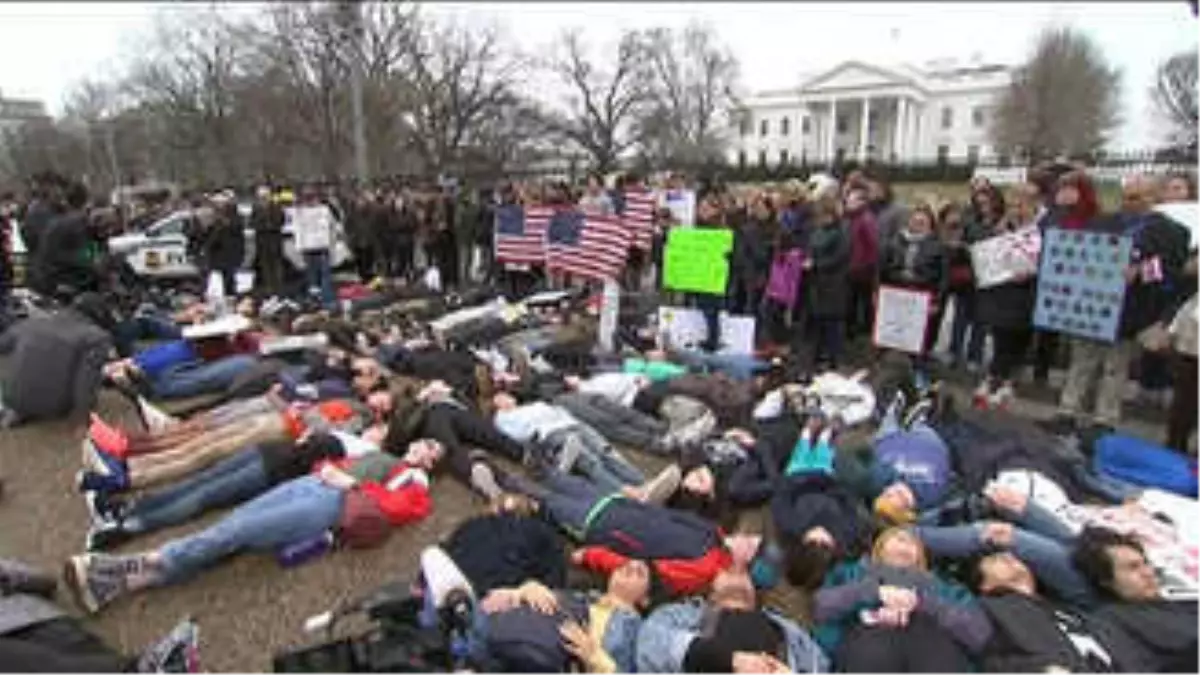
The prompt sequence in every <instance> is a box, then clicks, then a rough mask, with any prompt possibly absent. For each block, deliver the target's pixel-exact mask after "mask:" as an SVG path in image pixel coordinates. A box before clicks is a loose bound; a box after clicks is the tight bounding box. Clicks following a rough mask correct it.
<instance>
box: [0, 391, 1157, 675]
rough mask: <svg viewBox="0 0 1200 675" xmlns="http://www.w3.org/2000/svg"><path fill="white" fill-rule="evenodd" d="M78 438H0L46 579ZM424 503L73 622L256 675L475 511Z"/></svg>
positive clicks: (124, 408) (465, 496)
mask: <svg viewBox="0 0 1200 675" xmlns="http://www.w3.org/2000/svg"><path fill="white" fill-rule="evenodd" d="M952 391H956V392H957V393H958V399H959V401H960V402H964V401H965V393H964V392H965V389H964V388H963V387H962V386H955V387H953V388H952ZM1048 399H1049V396H1048V393H1042V394H1040V395H1037V394H1036V393H1035V395H1033V396H1031V397H1030V400H1029V401H1027V402H1023V403H1022V405H1021V407H1020V408H1019V412H1021V413H1022V414H1027V415H1030V416H1035V417H1044V416H1048V415H1050V414H1051V413H1052V412H1053V408H1052V407H1050V406H1048V405H1046V403H1045V402H1044V401H1046V400H1048ZM1039 400H1041V401H1043V402H1041V403H1039V402H1038V401H1039ZM99 412H100V413H101V414H102V415H104V416H105V417H106V418H110V419H114V420H118V421H122V422H127V423H130V424H132V423H134V421H135V418H134V416H133V412H132V409H131V408H130V407H129V405H128V404H127V403H126V402H125V401H124V400H122V399H120V398H119V397H117V396H115V395H113V394H111V393H109V392H102V395H101V399H100V403H99ZM1130 427H1131V429H1132V430H1133V431H1135V432H1136V433H1139V434H1144V435H1147V437H1152V438H1155V437H1161V433H1162V431H1161V426H1160V425H1158V424H1156V423H1155V421H1154V420H1151V422H1150V423H1146V422H1144V421H1134V422H1132V423H1131V424H1130ZM83 433H84V431H83V426H82V424H81V423H78V422H77V423H75V424H70V423H66V422H63V423H53V424H40V425H36V426H33V427H28V428H22V429H17V430H14V431H6V432H2V433H0V477H2V478H3V480H4V481H5V484H6V485H5V494H4V497H3V501H0V555H2V556H7V557H14V558H18V559H21V560H23V561H26V562H28V563H31V564H36V565H39V566H41V567H43V568H45V569H47V570H53V571H56V572H57V571H59V570H60V569H61V565H62V563H63V561H64V560H65V559H66V558H67V557H68V556H69V555H71V554H73V553H77V552H80V551H81V550H82V548H83V540H84V532H85V531H86V527H87V519H88V518H87V511H86V509H85V507H84V504H83V500H82V499H81V498H80V497H79V495H78V494H77V493H76V492H75V491H74V488H73V476H74V474H75V472H76V470H77V469H78V468H79V465H80V451H79V447H80V442H81V440H82V437H83ZM630 455H631V458H633V459H634V460H635V461H637V462H638V463H639V464H642V465H643V468H645V469H647V471H648V472H649V471H652V470H656V469H657V468H658V467H659V466H661V463H660V462H659V460H654V459H650V458H646V457H644V456H642V455H640V454H638V453H630ZM434 494H435V502H436V506H435V509H434V513H433V515H432V516H431V517H430V518H429V519H428V520H426V521H425V522H424V523H422V524H420V525H419V526H415V527H411V528H406V529H403V530H400V531H397V532H395V533H394V534H393V536H392V537H391V539H390V540H389V541H388V542H387V544H386V545H385V546H384V547H382V548H380V549H378V550H372V551H341V552H338V553H337V554H335V555H329V556H325V557H323V558H320V559H318V560H316V561H314V562H311V563H309V564H306V565H303V566H301V567H299V568H295V569H290V570H282V569H280V568H279V567H278V565H277V564H276V562H275V561H274V559H273V558H272V557H270V556H258V555H244V556H239V557H237V558H236V559H234V560H230V561H228V562H227V563H226V564H223V565H220V566H218V567H217V568H215V569H212V570H210V571H207V572H205V573H203V574H201V575H200V576H199V577H198V578H196V579H194V580H193V581H191V582H188V583H185V584H183V585H180V586H176V587H170V588H165V589H156V590H152V591H149V592H146V593H142V594H138V595H136V596H134V597H131V598H126V599H121V600H119V601H117V602H116V603H115V604H114V605H112V606H110V607H108V608H107V609H105V610H104V611H103V612H102V613H100V614H99V615H98V616H96V617H89V618H86V619H85V620H84V623H85V625H86V626H87V627H89V628H90V629H92V630H93V631H95V632H96V633H97V634H99V635H101V636H102V637H104V638H105V639H106V640H107V641H108V642H109V643H110V644H112V645H114V646H117V647H119V648H121V649H122V650H124V651H126V652H130V653H132V652H136V651H137V650H138V649H140V648H141V647H142V646H143V645H145V644H147V643H149V642H150V641H152V640H153V639H154V638H156V637H157V636H159V635H161V634H162V633H164V632H165V631H166V630H167V629H169V628H170V627H171V626H172V625H173V624H174V623H175V622H176V621H177V620H178V619H179V618H181V617H183V616H185V615H191V616H193V617H194V618H195V619H196V620H197V621H198V622H199V624H200V630H201V659H202V664H203V667H204V668H205V669H206V670H210V671H243V672H246V671H265V670H267V669H269V668H270V662H271V661H270V660H271V656H272V654H273V653H275V652H276V651H278V650H280V649H282V648H286V647H296V646H300V645H303V644H305V643H306V640H305V636H304V634H303V633H302V630H301V627H302V625H303V622H304V620H305V619H306V618H307V617H308V616H310V615H313V614H316V613H319V612H322V611H324V610H326V609H328V608H329V607H331V606H332V605H334V604H336V603H338V602H340V601H343V600H346V599H348V598H351V597H355V596H357V595H359V594H360V593H362V592H363V591H365V590H369V589H371V588H373V587H374V586H376V585H378V584H381V583H384V582H387V581H393V580H397V579H411V578H412V577H413V575H414V572H415V570H416V560H417V556H418V554H419V552H420V550H421V548H422V547H423V546H427V545H429V544H433V543H435V542H436V541H437V540H438V538H439V536H441V535H443V534H445V533H448V532H449V531H450V530H451V529H452V528H453V527H454V525H455V524H456V523H457V522H459V521H460V520H462V519H464V518H466V517H468V516H470V515H473V514H474V513H476V512H478V511H479V509H480V507H481V502H480V501H478V500H477V499H476V498H474V497H473V496H472V495H471V494H470V493H469V492H468V491H467V490H466V489H465V488H463V487H461V486H459V485H458V484H457V483H455V482H453V481H451V480H441V481H439V482H438V483H437V484H436V486H435V489H434ZM213 517H215V516H213ZM205 522H207V521H205ZM764 524H765V523H764V514H762V513H757V512H755V513H749V514H747V517H746V519H745V522H744V526H745V527H747V528H749V529H753V530H761V529H762V528H763V526H764ZM198 525H200V523H192V524H188V525H185V526H183V527H180V528H177V529H176V530H174V531H168V532H162V533H159V534H158V535H157V536H154V537H147V538H145V539H143V540H139V541H135V542H132V543H131V544H129V545H127V546H126V547H124V549H122V550H124V551H131V550H138V549H140V548H142V547H146V546H150V545H154V544H156V543H158V542H161V541H163V540H165V539H167V538H169V537H170V536H172V535H173V534H179V533H182V532H187V531H191V530H194V529H195V528H196V527H197V526H198ZM60 598H61V599H62V600H63V603H64V605H66V606H68V607H70V608H71V611H72V612H74V613H76V614H79V611H78V610H77V609H76V608H74V606H73V604H72V603H71V601H70V599H69V598H70V596H69V593H67V592H66V590H65V589H61V588H60ZM768 602H769V603H771V604H773V605H776V606H778V607H780V608H781V609H784V610H785V611H788V612H789V613H790V614H792V615H794V616H803V615H806V614H807V612H806V611H805V602H804V598H802V597H800V594H798V593H796V592H794V591H792V590H790V589H786V588H784V589H780V590H777V591H775V592H773V593H772V594H771V595H770V596H769V597H768Z"/></svg>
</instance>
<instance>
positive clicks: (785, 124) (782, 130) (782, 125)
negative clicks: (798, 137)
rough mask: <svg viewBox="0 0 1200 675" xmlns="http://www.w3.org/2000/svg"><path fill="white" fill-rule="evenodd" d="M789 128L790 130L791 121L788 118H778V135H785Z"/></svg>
mask: <svg viewBox="0 0 1200 675" xmlns="http://www.w3.org/2000/svg"><path fill="white" fill-rule="evenodd" d="M791 130H792V121H791V120H789V119H788V118H786V117H784V118H783V119H781V120H779V135H780V136H787V135H788V132H790V131H791Z"/></svg>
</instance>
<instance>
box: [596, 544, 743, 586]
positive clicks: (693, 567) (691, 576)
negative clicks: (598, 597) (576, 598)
mask: <svg viewBox="0 0 1200 675" xmlns="http://www.w3.org/2000/svg"><path fill="white" fill-rule="evenodd" d="M580 555H581V558H580V563H579V564H580V565H581V566H582V567H584V568H586V569H589V570H592V571H594V572H600V573H601V574H605V575H608V574H611V573H612V572H614V571H616V569H617V568H618V567H620V566H622V565H624V564H625V563H627V562H629V560H630V558H628V557H626V556H623V555H621V554H620V553H617V552H615V551H613V550H612V549H609V548H605V547H603V546H585V547H583V548H582V549H580ZM649 562H650V564H651V565H653V566H654V571H655V572H656V573H657V574H658V576H659V578H661V579H662V581H663V585H665V586H666V587H667V589H668V590H670V591H671V593H672V594H673V595H694V594H696V593H701V592H703V591H704V590H705V589H706V588H708V585H709V584H711V583H712V580H713V579H715V578H716V577H717V575H718V574H720V573H721V572H722V571H723V570H725V569H728V568H729V566H730V565H732V564H733V557H732V556H730V555H729V551H727V550H725V547H723V546H714V547H713V548H710V549H708V551H706V552H705V553H704V555H702V556H700V557H699V558H691V559H687V560H683V559H678V558H660V559H657V560H651V561H649Z"/></svg>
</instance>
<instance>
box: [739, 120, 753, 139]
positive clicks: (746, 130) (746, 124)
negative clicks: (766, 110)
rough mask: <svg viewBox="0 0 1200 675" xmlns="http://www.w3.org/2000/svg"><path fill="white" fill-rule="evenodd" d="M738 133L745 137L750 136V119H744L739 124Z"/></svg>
mask: <svg viewBox="0 0 1200 675" xmlns="http://www.w3.org/2000/svg"><path fill="white" fill-rule="evenodd" d="M738 132H739V133H741V134H742V135H743V136H749V135H750V118H748V117H743V118H742V119H741V121H739V122H738Z"/></svg>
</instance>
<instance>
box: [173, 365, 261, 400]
mask: <svg viewBox="0 0 1200 675" xmlns="http://www.w3.org/2000/svg"><path fill="white" fill-rule="evenodd" d="M257 363H258V359H257V358H256V357H253V356H249V355H242V354H239V355H235V356H226V357H225V358H222V359H217V360H216V361H197V362H192V363H181V364H179V365H175V366H171V367H169V368H167V369H166V370H164V371H163V372H161V373H159V374H158V375H157V376H155V377H154V378H153V379H152V380H151V382H150V393H151V396H153V397H154V398H155V399H158V400H167V399H175V398H190V397H192V396H200V395H203V394H216V393H220V392H222V391H224V390H225V389H226V388H227V387H229V386H230V385H231V384H233V380H234V379H235V378H237V376H238V375H241V374H242V373H244V372H246V371H247V370H249V369H251V368H253V367H254V366H255V365H256V364H257Z"/></svg>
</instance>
